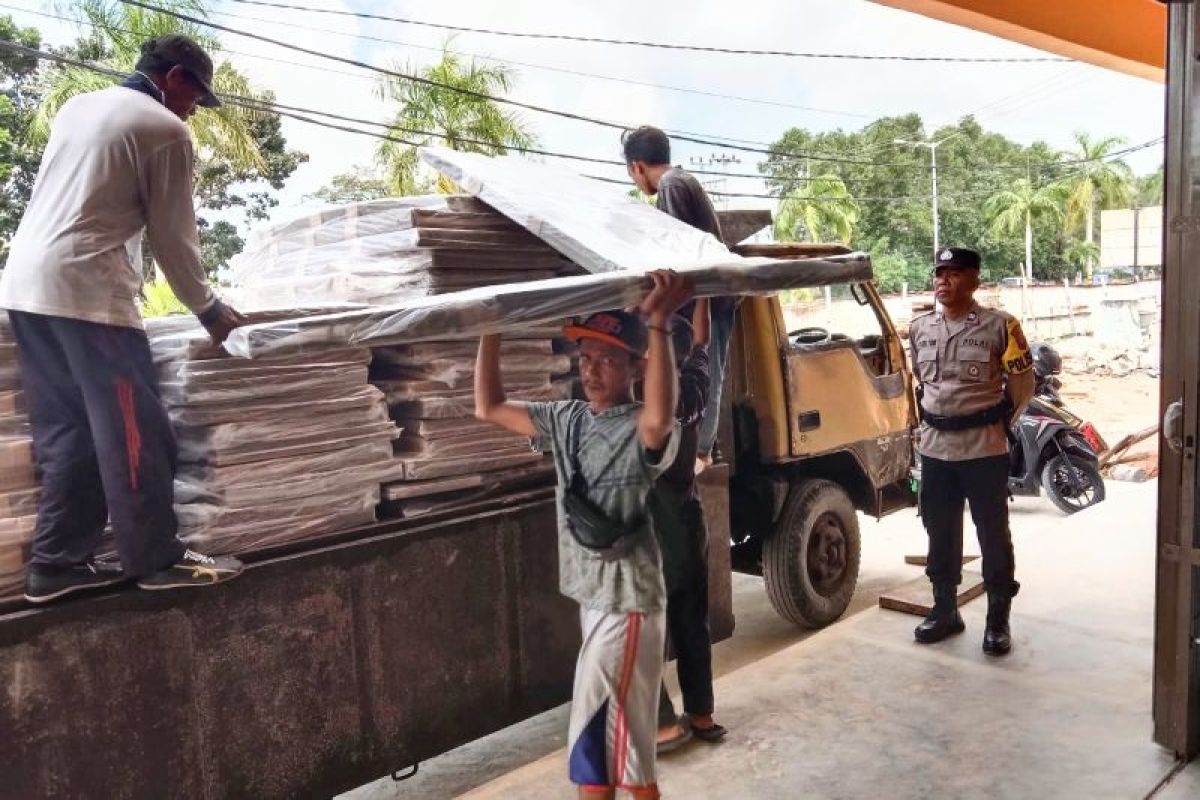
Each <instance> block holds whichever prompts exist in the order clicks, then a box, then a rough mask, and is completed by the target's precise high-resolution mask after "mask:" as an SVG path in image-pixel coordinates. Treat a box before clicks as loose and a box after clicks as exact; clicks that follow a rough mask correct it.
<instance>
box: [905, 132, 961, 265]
mask: <svg viewBox="0 0 1200 800" xmlns="http://www.w3.org/2000/svg"><path fill="white" fill-rule="evenodd" d="M957 135H958V133H952V134H950V135H949V136H947V137H946V138H945V139H939V140H937V141H936V142H935V141H925V142H913V141H909V140H908V139H893V140H892V142H893V144H905V145H908V146H910V147H927V148H929V163H930V167H931V169H930V177H931V178H932V181H933V255H934V258H937V252H938V249H939V248H940V247H941V235H940V230H939V220H938V184H937V149H938V147H939V146H941V145H942V144H943V143H944V142H945V141H946V140H947V139H952V138H953V137H955V136H957Z"/></svg>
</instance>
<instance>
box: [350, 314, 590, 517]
mask: <svg viewBox="0 0 1200 800" xmlns="http://www.w3.org/2000/svg"><path fill="white" fill-rule="evenodd" d="M557 333H559V331H558V329H556V328H533V329H529V330H527V331H523V332H522V333H521V334H517V335H513V336H506V337H505V339H504V343H503V347H502V350H501V353H502V359H503V365H504V367H503V368H504V379H505V386H506V389H507V391H508V394H509V397H511V398H513V399H517V400H561V399H565V398H566V397H568V396H569V393H570V376H569V375H568V373H569V371H570V369H571V359H570V356H568V355H565V354H559V353H557V352H556V343H555V341H554V337H555V335H556V334H557ZM478 346H479V343H478V340H477V339H470V340H456V341H449V340H448V341H434V342H418V343H415V344H409V345H397V346H393V347H386V348H379V349H377V350H376V351H375V360H374V362H373V363H372V365H371V374H372V382H374V383H375V385H376V386H378V387H379V388H380V389H382V390H383V392H384V395H385V396H386V397H387V401H388V408H389V410H390V412H391V415H392V419H393V420H395V421H396V424H397V425H399V426H400V427H401V429H402V430H403V433H402V434H401V437H400V440H399V441H398V442H397V444H396V464H397V468H398V469H397V472H396V473H395V476H394V477H395V478H396V480H394V481H392V482H389V483H388V484H387V485H386V486H385V487H384V499H385V501H387V507H388V509H389V511H390V512H392V513H396V514H401V515H403V516H408V517H411V516H416V515H418V514H421V513H427V512H428V511H433V510H437V509H438V508H440V507H441V506H442V505H443V504H444V503H446V502H451V501H455V502H461V501H463V500H465V499H468V498H472V497H480V498H481V497H484V496H487V495H490V494H494V493H496V492H498V491H500V490H503V489H509V488H514V487H516V486H519V485H522V484H525V483H528V482H530V479H537V478H545V477H548V476H549V475H550V474H551V465H550V464H549V463H547V462H546V461H545V460H544V459H543V458H542V456H541V454H539V453H536V452H534V451H532V450H531V449H530V445H529V439H528V438H527V437H524V436H520V435H517V434H512V433H509V432H507V431H504V430H502V429H500V428H497V427H496V426H495V425H490V424H488V423H484V422H479V421H478V420H476V419H475V416H474V412H475V401H474V393H473V389H472V381H473V377H474V373H475V353H476V350H477V349H478Z"/></svg>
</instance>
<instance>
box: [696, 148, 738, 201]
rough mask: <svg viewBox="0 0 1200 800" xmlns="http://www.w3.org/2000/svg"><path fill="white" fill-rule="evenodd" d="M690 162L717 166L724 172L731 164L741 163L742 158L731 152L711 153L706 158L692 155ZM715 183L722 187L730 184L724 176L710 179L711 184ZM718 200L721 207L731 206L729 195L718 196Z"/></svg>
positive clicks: (697, 165)
mask: <svg viewBox="0 0 1200 800" xmlns="http://www.w3.org/2000/svg"><path fill="white" fill-rule="evenodd" d="M688 163H689V164H691V165H692V166H694V167H704V166H709V167H716V168H717V169H718V170H720V171H721V172H724V171H725V170H726V169H727V168H729V167H731V166H736V165H738V164H741V163H742V159H740V158H739V157H738V156H736V155H730V154H729V153H711V154H709V156H708V158H704V157H703V156H699V157H697V156H692V157H691V158H689V159H688ZM713 183H716V184H719V185H720V186H721V187H722V188H726V187H727V186H728V184H729V181H728V179H727V178H723V177H722V178H718V179H717V180H715V181H709V184H710V185H711V184H713ZM718 202H719V203H720V205H721V208H728V206H729V198H728V197H720V198H718Z"/></svg>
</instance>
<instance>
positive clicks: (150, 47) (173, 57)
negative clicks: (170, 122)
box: [142, 33, 221, 108]
mask: <svg viewBox="0 0 1200 800" xmlns="http://www.w3.org/2000/svg"><path fill="white" fill-rule="evenodd" d="M142 55H143V56H154V57H156V58H158V59H160V60H162V61H164V62H166V63H168V64H171V65H172V66H177V67H182V68H183V69H185V70H187V72H188V74H189V75H191V76H192V77H193V78H194V79H195V80H196V82H197V83H199V84H200V85H201V86H202V87H204V95H203V96H201V98H200V99H199V100H198V101H196V105H198V106H204V107H205V108H218V107H220V105H221V101H220V100H219V99H218V98H217V96H216V94H215V93H214V92H213V89H212V80H213V62H212V59H211V58H209V56H208V53H206V52H204V50H203V48H201V47H200V45H198V44H196V42H195V41H193V40H192V39H190V38H188V37H187V36H184V35H183V34H179V33H169V34H167V35H165V36H156V37H155V38H153V39H147V40H146V41H145V42H142Z"/></svg>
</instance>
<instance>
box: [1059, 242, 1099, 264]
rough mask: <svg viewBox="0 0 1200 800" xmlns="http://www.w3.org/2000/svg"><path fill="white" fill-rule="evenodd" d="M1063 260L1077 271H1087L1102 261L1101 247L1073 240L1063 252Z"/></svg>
mask: <svg viewBox="0 0 1200 800" xmlns="http://www.w3.org/2000/svg"><path fill="white" fill-rule="evenodd" d="M1063 259H1064V260H1065V261H1066V262H1067V263H1068V264H1070V265H1071V266H1072V267H1074V268H1075V269H1077V270H1080V271H1083V270H1086V269H1088V265H1089V264H1094V263H1096V262H1097V261H1099V260H1100V245H1098V244H1096V243H1095V242H1085V241H1081V240H1079V239H1072V240H1071V241H1070V243H1069V244H1068V245H1067V246H1066V248H1065V249H1064V250H1063Z"/></svg>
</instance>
